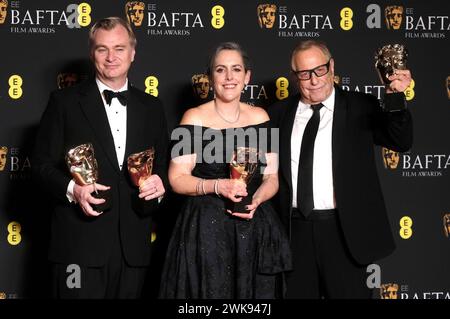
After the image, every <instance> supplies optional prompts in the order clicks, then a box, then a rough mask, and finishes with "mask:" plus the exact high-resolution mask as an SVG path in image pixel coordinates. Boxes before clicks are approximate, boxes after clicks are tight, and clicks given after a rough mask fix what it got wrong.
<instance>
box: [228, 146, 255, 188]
mask: <svg viewBox="0 0 450 319" xmlns="http://www.w3.org/2000/svg"><path fill="white" fill-rule="evenodd" d="M257 166H258V151H257V149H256V148H251V147H238V148H237V151H236V152H235V153H234V154H233V159H232V161H231V163H230V177H231V178H232V179H240V180H242V181H243V182H244V183H246V184H248V183H249V182H250V180H251V178H252V176H253V174H254V173H255V170H256V167H257Z"/></svg>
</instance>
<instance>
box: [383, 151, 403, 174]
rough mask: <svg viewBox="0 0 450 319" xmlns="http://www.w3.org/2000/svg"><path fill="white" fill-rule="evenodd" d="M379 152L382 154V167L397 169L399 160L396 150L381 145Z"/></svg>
mask: <svg viewBox="0 0 450 319" xmlns="http://www.w3.org/2000/svg"><path fill="white" fill-rule="evenodd" d="M381 153H382V155H383V163H384V168H386V169H390V170H394V169H397V166H398V162H399V161H400V155H399V154H398V152H395V151H393V150H390V149H388V148H386V147H383V148H382V149H381Z"/></svg>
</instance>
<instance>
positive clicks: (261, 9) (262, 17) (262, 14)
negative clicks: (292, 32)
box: [256, 4, 277, 29]
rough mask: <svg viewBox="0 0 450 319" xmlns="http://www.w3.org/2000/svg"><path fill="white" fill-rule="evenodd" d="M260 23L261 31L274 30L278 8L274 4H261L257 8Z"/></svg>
mask: <svg viewBox="0 0 450 319" xmlns="http://www.w3.org/2000/svg"><path fill="white" fill-rule="evenodd" d="M256 11H257V14H258V23H259V27H260V28H261V29H272V28H273V25H274V24H275V13H276V12H277V6H276V5H274V4H260V5H258V7H257V8H256Z"/></svg>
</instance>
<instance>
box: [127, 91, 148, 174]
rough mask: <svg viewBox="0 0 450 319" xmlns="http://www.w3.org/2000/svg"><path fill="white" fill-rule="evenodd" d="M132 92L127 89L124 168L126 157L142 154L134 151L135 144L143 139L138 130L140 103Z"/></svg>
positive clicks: (141, 131)
mask: <svg viewBox="0 0 450 319" xmlns="http://www.w3.org/2000/svg"><path fill="white" fill-rule="evenodd" d="M133 90H134V89H132V88H131V87H129V88H128V92H129V94H128V104H127V142H126V147H125V158H124V161H125V163H124V166H123V167H126V161H127V157H128V156H129V155H130V154H131V153H132V152H142V151H144V150H136V145H135V144H136V143H133V142H137V141H140V140H142V139H144V138H145V136H143V130H141V129H140V128H141V127H143V126H142V125H141V123H140V122H141V121H142V120H143V119H142V116H139V115H140V114H139V104H141V101H139V99H138V98H137V97H136V95H135V94H133ZM148 125H151V123H148Z"/></svg>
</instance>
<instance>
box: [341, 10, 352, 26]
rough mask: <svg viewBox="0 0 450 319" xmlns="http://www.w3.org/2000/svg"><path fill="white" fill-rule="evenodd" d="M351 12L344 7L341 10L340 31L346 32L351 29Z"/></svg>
mask: <svg viewBox="0 0 450 319" xmlns="http://www.w3.org/2000/svg"><path fill="white" fill-rule="evenodd" d="M352 18H353V10H352V9H350V8H349V7H345V8H343V9H342V10H341V29H342V30H345V31H348V30H350V29H351V28H353V20H352Z"/></svg>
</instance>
